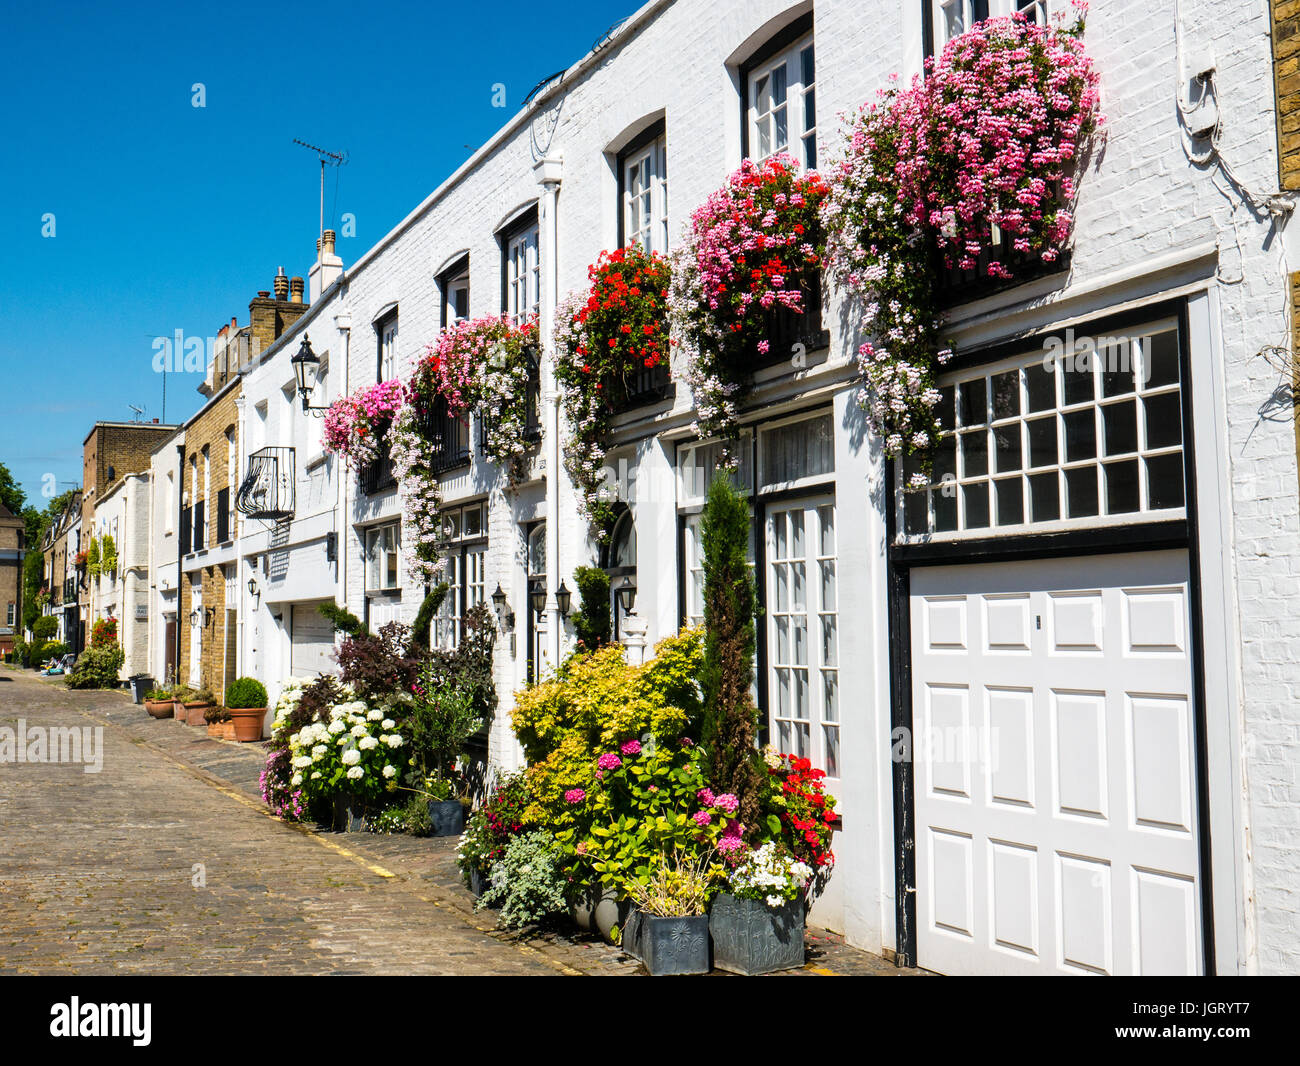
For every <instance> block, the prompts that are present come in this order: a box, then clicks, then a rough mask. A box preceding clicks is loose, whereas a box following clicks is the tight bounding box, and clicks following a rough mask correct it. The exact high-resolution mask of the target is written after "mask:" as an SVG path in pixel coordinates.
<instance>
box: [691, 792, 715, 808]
mask: <svg viewBox="0 0 1300 1066" xmlns="http://www.w3.org/2000/svg"><path fill="white" fill-rule="evenodd" d="M695 798H696V799H697V800H699V801H700V802H701V803H703V804H704V806H706V807H712V806H713V790H712V789H710V788H702V789H700V790H699V791H698V792H697V793H695Z"/></svg>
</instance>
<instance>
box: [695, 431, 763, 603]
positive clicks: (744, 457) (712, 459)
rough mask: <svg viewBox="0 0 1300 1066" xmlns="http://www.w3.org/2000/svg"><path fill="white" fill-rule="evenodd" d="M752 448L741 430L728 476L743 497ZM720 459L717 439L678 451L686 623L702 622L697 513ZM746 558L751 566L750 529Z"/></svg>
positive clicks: (748, 491)
mask: <svg viewBox="0 0 1300 1066" xmlns="http://www.w3.org/2000/svg"><path fill="white" fill-rule="evenodd" d="M752 450H753V435H752V433H751V432H750V431H749V430H743V431H741V434H740V440H739V442H738V443H737V444H736V452H737V455H738V457H739V459H740V464H739V466H738V468H737V469H736V471H735V473H734V474H732V475H731V483H732V484H733V485H734V486H735V487H736V488H737V489H739V490H740V492H742V493H743V494H744V495H746V496H751V495H752V494H753V491H754V475H753V462H752V460H751V453H752ZM722 461H723V444H722V442H720V441H705V442H703V443H701V444H692V445H690V446H689V447H685V448H682V449H681V450H680V451H679V452H678V453H677V503H678V507H679V509H680V510H681V512H682V524H683V537H684V542H683V545H682V553H683V554H682V561H683V574H684V578H685V599H686V602H685V603H683V604H682V614H683V616H684V617H685V620H686V624H687V625H689V626H696V625H701V624H702V623H703V622H704V548H703V545H702V543H701V540H700V518H701V514H700V512H701V510H702V508H703V506H704V501H705V499H706V498H707V496H708V494H709V485H710V484H712V482H713V478H714V476H715V475H716V474H717V473H718V472H719V470H721V469H722ZM748 558H749V562H750V565H751V566H752V565H753V562H754V544H753V536H752V530H751V537H750V544H749V548H748Z"/></svg>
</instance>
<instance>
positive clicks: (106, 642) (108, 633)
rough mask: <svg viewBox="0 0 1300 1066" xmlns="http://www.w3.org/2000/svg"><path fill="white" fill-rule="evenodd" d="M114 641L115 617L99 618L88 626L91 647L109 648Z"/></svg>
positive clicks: (115, 632)
mask: <svg viewBox="0 0 1300 1066" xmlns="http://www.w3.org/2000/svg"><path fill="white" fill-rule="evenodd" d="M116 643H117V619H116V618H100V619H98V620H97V621H96V622H95V624H94V625H92V626H91V627H90V646H91V647H92V648H111V647H112V646H113V645H114V644H116Z"/></svg>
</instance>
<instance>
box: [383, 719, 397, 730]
mask: <svg viewBox="0 0 1300 1066" xmlns="http://www.w3.org/2000/svg"><path fill="white" fill-rule="evenodd" d="M379 727H380V728H381V729H386V730H393V729H396V728H397V723H396V722H394V721H393V720H392V719H391V718H385V719H384V720H383V721H382V722H380V723H379Z"/></svg>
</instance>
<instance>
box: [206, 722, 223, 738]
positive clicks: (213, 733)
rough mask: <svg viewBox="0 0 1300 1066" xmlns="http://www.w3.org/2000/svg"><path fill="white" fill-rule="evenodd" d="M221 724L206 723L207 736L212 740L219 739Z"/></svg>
mask: <svg viewBox="0 0 1300 1066" xmlns="http://www.w3.org/2000/svg"><path fill="white" fill-rule="evenodd" d="M221 724H222V723H220V722H209V723H208V736H210V737H211V738H212V739H213V740H220V739H221Z"/></svg>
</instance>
